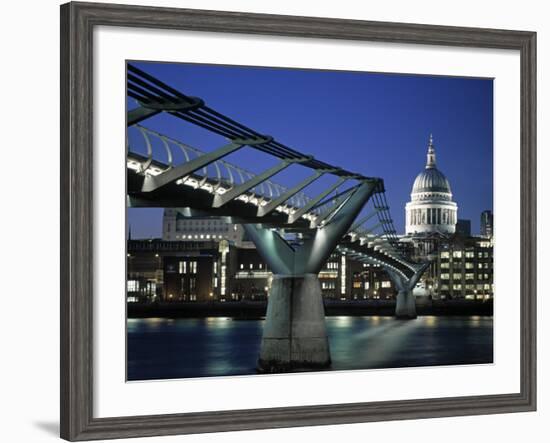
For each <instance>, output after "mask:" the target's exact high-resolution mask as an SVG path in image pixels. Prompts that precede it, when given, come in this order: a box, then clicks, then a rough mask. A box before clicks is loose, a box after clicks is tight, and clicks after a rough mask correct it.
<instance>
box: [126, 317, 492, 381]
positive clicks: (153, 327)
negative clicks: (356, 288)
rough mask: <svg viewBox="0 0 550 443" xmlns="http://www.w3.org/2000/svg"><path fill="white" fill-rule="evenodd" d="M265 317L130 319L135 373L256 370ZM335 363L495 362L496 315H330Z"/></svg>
mask: <svg viewBox="0 0 550 443" xmlns="http://www.w3.org/2000/svg"><path fill="white" fill-rule="evenodd" d="M263 323H264V320H238V319H232V318H228V317H210V318H201V319H189V318H183V319H169V318H147V319H128V380H151V379H165V378H186V377H207V376H216V375H245V374H255V373H256V371H255V367H256V360H257V358H258V353H259V350H260V341H261V336H262V327H263ZM326 324H327V330H328V335H329V342H330V353H331V357H332V368H331V369H332V370H347V369H374V368H395V367H410V366H432V365H454V364H475V363H492V361H493V318H492V317H483V316H470V317H435V316H426V317H419V318H417V319H416V320H396V319H394V318H393V317H377V316H369V317H352V316H345V317H327V318H326Z"/></svg>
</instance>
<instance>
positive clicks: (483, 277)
mask: <svg viewBox="0 0 550 443" xmlns="http://www.w3.org/2000/svg"><path fill="white" fill-rule="evenodd" d="M450 275H451V274H449V273H447V272H445V273H442V274H441V280H449V278H450ZM452 276H453V280H461V279H462V274H458V273H455V274H452ZM464 278H465V279H466V280H474V279H475V278H476V275H475V274H474V273H473V272H467V273H466V274H464ZM489 278H490V274H477V279H478V280H489Z"/></svg>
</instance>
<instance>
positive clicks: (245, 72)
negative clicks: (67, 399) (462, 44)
mask: <svg viewBox="0 0 550 443" xmlns="http://www.w3.org/2000/svg"><path fill="white" fill-rule="evenodd" d="M133 64H134V65H135V66H137V67H138V68H140V69H142V70H144V71H145V72H148V73H150V74H152V75H154V76H156V77H157V78H159V79H160V80H162V81H164V82H165V83H167V84H168V85H170V86H173V87H175V88H176V89H179V90H180V91H181V92H183V93H184V94H186V95H191V96H198V97H201V98H202V99H203V100H204V101H205V102H206V103H207V104H208V105H209V106H210V107H211V108H213V109H215V110H217V111H219V112H222V113H223V114H225V115H227V116H228V117H231V118H233V119H234V120H237V121H239V122H241V123H243V124H245V125H247V126H249V127H251V128H252V129H255V130H256V131H258V132H260V133H263V134H269V135H272V136H274V137H275V139H276V140H278V141H280V142H281V143H283V144H285V145H287V146H289V147H291V148H293V149H296V150H298V151H300V152H303V153H305V154H311V155H314V156H315V157H316V158H318V159H319V160H322V161H325V162H327V163H331V164H334V165H337V166H340V167H342V168H345V169H348V170H351V171H353V172H358V173H361V174H363V175H367V176H373V177H381V178H383V179H384V182H385V187H386V195H387V197H388V201H389V204H390V211H391V213H392V216H393V219H394V224H395V227H396V229H397V232H398V233H403V232H404V230H405V226H404V218H405V210H404V206H405V203H406V202H407V201H409V199H410V192H411V187H412V184H413V181H414V179H415V177H416V175H417V174H418V173H419V172H420V171H422V170H423V169H424V166H425V163H426V151H427V143H428V138H429V135H430V133H432V134H433V138H434V145H435V149H436V155H437V167H438V169H439V170H441V171H442V172H443V173H444V174H445V175H446V176H447V178H448V179H449V181H450V184H451V189H452V192H453V200H454V201H456V202H457V204H458V218H460V219H469V220H471V222H472V233H473V234H477V233H479V218H480V214H481V212H482V211H483V210H485V209H492V208H493V81H492V79H477V78H455V77H436V76H419V75H401V74H399V75H397V74H378V73H364V72H345V71H318V70H299V69H282V68H257V67H237V66H216V65H193V64H168V63H138V62H134V63H133ZM135 106H136V103H135V101H134V100H133V99H128V107H129V109H131V108H133V107H135ZM142 125H143V126H145V127H147V128H150V129H154V130H156V131H159V132H161V133H164V134H166V135H168V136H170V137H173V138H176V139H179V140H181V141H183V142H185V143H187V144H190V145H191V146H195V147H197V148H200V149H202V150H204V151H210V150H212V149H215V148H216V147H220V146H222V145H224V144H225V143H226V142H225V141H224V140H223V139H222V138H221V137H219V136H213V135H211V134H210V133H208V131H206V130H204V129H200V128H199V129H197V128H196V127H194V126H192V125H190V124H188V123H186V122H184V121H182V120H180V119H178V118H175V117H172V116H170V115H167V114H160V115H158V116H155V117H152V118H150V119H148V120H145V121H143V122H142ZM132 131H134V132H135V130H132V129H130V131H129V140H130V144H131V146H132V150H135V151H140V147H139V140H138V138H137V137H136V134H135V133H133V132H132ZM227 160H228V161H230V162H231V163H234V164H237V165H239V166H241V167H243V168H245V169H249V170H251V171H253V172H260V171H261V170H262V169H263V168H265V167H268V166H271V165H273V164H274V161H273V159H270V158H267V156H265V155H264V154H259V153H258V152H255V151H252V150H251V149H248V150H246V151H243V152H241V153H239V154H234V155H233V156H230V157H227ZM292 168H294V167H292ZM292 168H290V169H289V170H286V171H285V172H284V173H282V174H280V175H277V176H275V177H273V179H272V180H273V181H276V182H278V183H280V184H282V185H284V186H289V185H292V184H294V183H297V182H298V181H299V180H300V179H301V178H303V177H305V176H306V175H304V174H306V173H307V172H308V171H303V170H304V169H305V168H302V167H297V169H298V170H296V169H292ZM300 168H301V170H300ZM309 172H310V171H309ZM307 175H309V174H307ZM326 184H327V183H325V182H323V181H321V182H319V183H317V184H316V185H312V187H310V188H306V191H308V192H307V193H308V194H309V195H313V194H314V193H315V192H316V191H317V192H319V191H320V189H322V186H323V185H324V186H326ZM315 186H317V188H316V187H315ZM128 222H129V225H130V226H131V229H132V237H133V238H148V237H160V236H161V231H162V223H161V222H162V209H129V210H128Z"/></svg>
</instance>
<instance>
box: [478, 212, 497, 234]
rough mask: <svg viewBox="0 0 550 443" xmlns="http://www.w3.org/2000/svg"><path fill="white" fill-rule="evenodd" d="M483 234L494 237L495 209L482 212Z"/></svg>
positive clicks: (481, 225)
mask: <svg viewBox="0 0 550 443" xmlns="http://www.w3.org/2000/svg"><path fill="white" fill-rule="evenodd" d="M480 227H481V236H482V237H485V238H493V234H494V231H493V211H490V210H486V211H483V212H482V213H481V223H480Z"/></svg>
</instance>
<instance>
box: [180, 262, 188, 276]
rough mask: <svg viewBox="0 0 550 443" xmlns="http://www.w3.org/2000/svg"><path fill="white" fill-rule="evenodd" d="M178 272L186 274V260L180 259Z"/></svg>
mask: <svg viewBox="0 0 550 443" xmlns="http://www.w3.org/2000/svg"><path fill="white" fill-rule="evenodd" d="M179 271H180V274H187V262H186V261H180V269H179Z"/></svg>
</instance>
